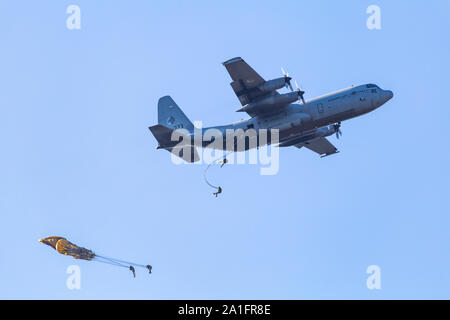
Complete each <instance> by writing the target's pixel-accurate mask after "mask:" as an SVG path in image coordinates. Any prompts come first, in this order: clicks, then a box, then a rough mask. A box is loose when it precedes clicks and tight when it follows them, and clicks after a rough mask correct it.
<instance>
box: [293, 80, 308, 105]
mask: <svg viewBox="0 0 450 320" xmlns="http://www.w3.org/2000/svg"><path fill="white" fill-rule="evenodd" d="M295 87H296V88H297V92H298V96H299V97H300V98H301V99H302V102H303V105H306V102H305V98H303V95H304V94H305V91H302V90H300V87H299V86H298V83H297V81H295Z"/></svg>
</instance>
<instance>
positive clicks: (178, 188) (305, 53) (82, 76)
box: [0, 0, 450, 299]
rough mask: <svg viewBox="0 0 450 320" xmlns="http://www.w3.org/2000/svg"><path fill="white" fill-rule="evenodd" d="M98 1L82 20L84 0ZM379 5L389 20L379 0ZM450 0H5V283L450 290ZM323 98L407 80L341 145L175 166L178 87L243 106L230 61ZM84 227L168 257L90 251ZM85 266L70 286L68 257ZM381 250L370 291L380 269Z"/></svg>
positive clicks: (164, 291)
mask: <svg viewBox="0 0 450 320" xmlns="http://www.w3.org/2000/svg"><path fill="white" fill-rule="evenodd" d="M71 4H76V5H78V6H80V8H81V30H68V29H67V28H66V19H67V17H68V15H67V14H66V8H67V7H68V6H69V5H71ZM371 4H376V5H379V6H380V8H381V24H382V29H381V30H372V31H371V30H368V29H367V28H366V19H367V17H368V15H367V14H366V8H367V7H368V6H369V5H371ZM449 10H450V4H449V2H448V1H432V2H430V1H426V2H425V1H414V2H412V1H357V0H354V1H345V2H342V1H339V2H338V1H309V2H307V1H284V2H282V3H276V2H274V1H226V2H217V1H213V2H211V1H164V2H163V1H160V2H156V1H151V2H150V1H132V2H125V1H99V0H96V1H87V0H73V1H58V2H56V1H39V2H37V1H9V0H8V1H2V2H1V3H0V39H1V41H2V46H1V47H2V49H1V50H0V70H1V72H0V86H1V88H2V90H1V94H0V137H1V138H0V141H1V144H0V145H1V148H2V153H1V157H0V168H1V169H0V177H1V183H0V211H1V224H0V240H1V245H0V298H3V299H11V298H25V299H39V298H40V299H119V298H121V299H216V298H234V299H241V298H255V299H258V298H261V299H263V298H264V299H313V298H318V299H322V298H324V299H335V298H341V299H348V298H357V299H393V298H413V299H416V298H425V299H429V298H438V299H440V298H450V296H449V293H448V292H449V291H448V288H449V286H450V276H449V271H448V270H450V258H449V255H448V252H449V249H450V248H449V240H450V239H449V233H448V226H449V223H450V218H449V216H448V213H449V205H448V201H447V199H446V197H447V196H448V183H449V178H450V176H449V169H448V163H449V160H450V150H449V147H448V146H449V143H448V139H449V130H448V119H449V116H450V112H449V107H448V101H447V100H448V99H446V98H445V97H446V96H447V93H448V86H449V81H448V74H449V71H450V70H449V69H450V68H449V62H448V57H449V56H450V44H449V42H448V34H449V30H450V21H449V19H448V12H449ZM235 56H241V57H243V58H244V59H245V60H246V61H247V62H248V63H249V64H250V65H252V66H253V67H254V68H255V69H256V70H257V71H258V72H259V73H260V74H261V75H262V76H263V77H265V78H266V79H270V78H275V77H279V76H280V74H281V71H280V67H281V66H283V67H284V68H286V69H287V70H288V71H289V72H290V74H291V75H292V76H293V77H294V78H295V79H296V80H297V81H298V82H299V83H300V84H301V86H302V88H304V89H305V91H306V95H305V97H306V98H312V97H314V96H318V95H321V94H325V93H327V92H330V91H333V90H336V89H341V88H344V87H348V86H350V85H353V84H355V85H356V84H360V83H368V82H373V83H376V84H378V85H379V86H380V87H382V88H384V89H390V90H392V91H393V92H394V99H393V100H391V101H389V102H388V103H387V104H386V105H385V106H383V107H382V108H380V109H378V110H376V111H375V112H373V113H370V114H368V115H365V116H363V117H360V118H357V119H353V120H350V121H346V122H344V123H343V126H342V131H343V134H344V135H343V137H342V138H341V139H340V140H339V141H337V140H336V139H335V138H334V137H331V138H330V140H331V141H332V142H333V143H335V145H336V146H337V147H338V148H339V149H340V150H341V153H339V154H338V155H335V156H332V157H328V158H325V159H320V158H319V157H318V156H317V155H316V154H313V153H312V152H310V151H308V150H297V149H296V148H289V149H283V150H281V153H280V171H279V173H278V174H277V175H274V176H261V175H260V174H259V168H258V166H256V165H234V166H228V167H224V168H223V169H218V168H217V167H215V168H212V169H211V170H210V179H211V180H213V181H214V182H217V183H220V185H222V186H223V188H224V193H223V194H222V195H221V196H220V197H219V198H217V199H216V198H214V197H212V195H211V192H212V190H211V188H210V187H208V186H207V185H206V184H205V183H204V181H203V176H202V175H203V170H204V167H205V166H204V165H203V166H200V165H191V166H187V165H181V166H175V165H174V164H173V163H172V162H171V161H170V155H169V153H167V152H164V151H157V150H155V146H156V145H157V143H156V141H155V140H154V138H153V137H152V135H151V134H150V132H149V131H148V129H147V127H148V126H149V125H153V124H155V123H156V122H157V109H156V106H157V100H158V98H159V97H160V96H163V95H166V94H170V95H172V97H173V98H174V99H175V101H177V103H178V104H179V106H180V107H182V109H183V110H184V112H185V113H186V114H187V115H188V116H189V117H190V118H191V119H192V120H203V124H204V125H205V126H209V125H215V124H223V123H226V122H232V121H235V120H239V119H241V118H242V114H240V113H235V112H234V111H235V110H236V109H237V107H238V106H239V102H238V100H237V98H236V97H235V96H234V94H233V92H232V90H231V88H230V86H229V82H230V78H229V76H228V74H227V73H226V70H225V68H224V67H223V66H222V65H221V64H220V63H221V62H223V61H225V60H227V59H229V58H232V57H235ZM49 235H61V236H66V237H67V238H69V239H70V240H72V241H73V242H75V243H77V244H80V245H82V246H85V247H88V248H91V249H93V250H94V251H96V252H99V253H103V254H105V255H110V256H115V257H118V258H123V259H125V260H133V261H137V262H139V263H150V264H152V265H153V267H154V274H152V275H151V276H149V275H147V274H145V272H144V271H142V270H138V274H137V278H136V279H133V278H132V277H131V274H130V273H129V272H128V271H127V270H124V269H120V268H115V267H111V266H108V265H103V264H98V263H93V262H85V261H75V260H73V259H72V258H70V257H64V256H61V255H58V254H57V253H56V252H54V251H52V250H51V249H50V248H48V247H45V246H43V245H42V244H40V243H38V242H37V239H39V238H41V237H44V236H49ZM72 264H77V265H79V266H80V268H81V272H82V274H81V290H68V289H67V287H66V279H67V277H68V275H67V274H66V268H67V267H68V266H69V265H72ZM373 264H375V265H378V266H380V268H381V283H382V289H381V290H368V289H367V287H366V278H367V276H368V275H367V274H366V268H367V267H368V266H369V265H373Z"/></svg>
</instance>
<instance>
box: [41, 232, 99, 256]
mask: <svg viewBox="0 0 450 320" xmlns="http://www.w3.org/2000/svg"><path fill="white" fill-rule="evenodd" d="M39 241H40V242H42V243H43V244H46V245H48V246H50V247H52V248H53V249H55V250H56V251H58V252H59V253H61V254H64V255H66V256H72V257H74V258H75V259H83V260H92V259H94V258H95V253H94V252H92V251H91V250H89V249H86V248H83V247H79V246H77V245H75V244H73V243H72V242H70V241H68V240H67V239H66V238H62V237H48V238H44V239H40V240H39Z"/></svg>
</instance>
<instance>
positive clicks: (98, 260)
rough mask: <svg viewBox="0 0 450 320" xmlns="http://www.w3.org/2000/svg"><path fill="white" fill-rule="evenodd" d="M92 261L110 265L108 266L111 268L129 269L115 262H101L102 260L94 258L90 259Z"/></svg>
mask: <svg viewBox="0 0 450 320" xmlns="http://www.w3.org/2000/svg"><path fill="white" fill-rule="evenodd" d="M92 261H96V262H101V263H106V264H110V265H113V266H116V267H122V268H129V266H126V265H123V264H120V263H117V262H113V261H103V260H100V259H96V258H94V259H92Z"/></svg>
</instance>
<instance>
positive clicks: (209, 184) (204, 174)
mask: <svg viewBox="0 0 450 320" xmlns="http://www.w3.org/2000/svg"><path fill="white" fill-rule="evenodd" d="M231 153H233V151H231V152H228V153H227V154H225V156H220V157H218V158H217V159H214V160H213V161H211V163H209V164H208V165H207V166H206V169H205V171H204V172H203V177H204V179H205V182H206V184H207V185H208V186H210V187H211V188H214V189H218V188H219V187H218V186H215V185H213V184H211V183H210V182H209V181H208V178H207V176H206V174H207V173H208V170H209V167H210V166H211V165H213V164H215V163H216V161H217V160H219V159H222V158H223V159H226V158H227V156H228V155H230V154H231Z"/></svg>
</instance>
